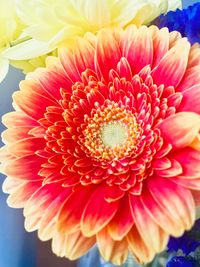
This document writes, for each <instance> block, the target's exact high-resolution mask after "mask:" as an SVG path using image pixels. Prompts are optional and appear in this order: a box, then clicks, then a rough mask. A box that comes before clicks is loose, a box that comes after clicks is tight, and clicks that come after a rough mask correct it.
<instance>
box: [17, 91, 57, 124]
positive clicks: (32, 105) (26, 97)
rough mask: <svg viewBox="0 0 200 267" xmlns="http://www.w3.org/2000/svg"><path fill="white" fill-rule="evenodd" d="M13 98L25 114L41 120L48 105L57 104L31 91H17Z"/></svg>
mask: <svg viewBox="0 0 200 267" xmlns="http://www.w3.org/2000/svg"><path fill="white" fill-rule="evenodd" d="M13 99H14V101H15V102H16V103H17V105H18V106H19V107H20V109H21V110H23V111H24V113H25V114H27V115H28V116H30V117H31V118H33V119H35V120H39V119H41V118H43V117H44V113H45V111H46V107H48V106H54V105H56V103H55V102H53V101H52V100H50V99H49V98H46V97H44V96H42V95H38V94H36V93H33V92H31V91H30V92H26V93H24V92H22V91H19V92H15V93H14V94H13ZM41 103H42V105H41Z"/></svg>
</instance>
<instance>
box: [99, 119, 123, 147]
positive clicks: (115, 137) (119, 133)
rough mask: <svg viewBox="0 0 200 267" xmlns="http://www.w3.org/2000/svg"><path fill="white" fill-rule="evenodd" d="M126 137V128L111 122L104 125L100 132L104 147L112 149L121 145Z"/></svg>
mask: <svg viewBox="0 0 200 267" xmlns="http://www.w3.org/2000/svg"><path fill="white" fill-rule="evenodd" d="M127 137H128V133H127V129H126V126H124V125H121V124H120V123H117V122H113V123H109V124H106V125H104V126H103V127H102V130H101V139H102V142H103V144H104V146H108V147H111V148H114V147H116V146H120V145H123V143H124V142H125V141H126V139H127Z"/></svg>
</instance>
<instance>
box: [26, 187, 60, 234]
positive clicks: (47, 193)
mask: <svg viewBox="0 0 200 267" xmlns="http://www.w3.org/2000/svg"><path fill="white" fill-rule="evenodd" d="M62 190H63V188H62V187H61V186H60V185H59V184H53V185H45V186H42V187H40V188H38V190H37V191H36V192H35V193H34V194H33V195H32V197H31V198H30V199H29V201H28V202H27V203H26V206H25V208H24V216H25V217H26V219H25V228H26V230H27V231H34V230H36V229H38V228H39V223H40V220H41V219H42V217H43V214H44V211H45V210H46V209H48V207H49V206H50V204H51V203H52V201H53V200H54V199H55V198H56V197H57V196H58V195H59V194H60V193H61V192H62Z"/></svg>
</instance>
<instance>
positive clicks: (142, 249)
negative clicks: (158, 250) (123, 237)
mask: <svg viewBox="0 0 200 267" xmlns="http://www.w3.org/2000/svg"><path fill="white" fill-rule="evenodd" d="M127 240H128V245H129V250H130V252H131V253H133V255H134V256H135V257H136V260H137V261H138V263H140V264H143V263H148V262H150V261H152V260H153V258H154V256H155V252H154V250H153V249H152V248H151V247H147V246H146V244H145V243H144V241H143V239H142V237H141V235H140V234H139V232H138V230H137V228H136V226H133V228H132V229H131V231H130V232H129V233H128V236H127Z"/></svg>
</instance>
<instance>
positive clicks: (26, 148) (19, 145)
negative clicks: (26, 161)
mask: <svg viewBox="0 0 200 267" xmlns="http://www.w3.org/2000/svg"><path fill="white" fill-rule="evenodd" d="M45 143H46V141H45V140H44V138H35V137H33V138H32V137H31V138H26V139H21V140H19V141H17V142H15V143H12V144H11V145H10V146H9V151H10V153H11V154H13V155H15V156H16V157H23V156H28V155H33V154H34V153H35V151H36V150H39V149H42V148H44V147H45Z"/></svg>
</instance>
